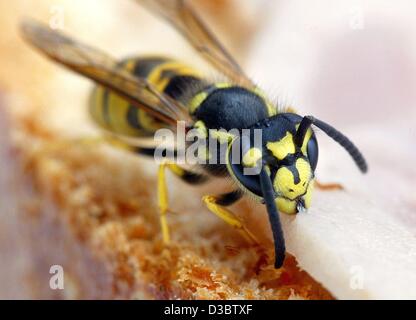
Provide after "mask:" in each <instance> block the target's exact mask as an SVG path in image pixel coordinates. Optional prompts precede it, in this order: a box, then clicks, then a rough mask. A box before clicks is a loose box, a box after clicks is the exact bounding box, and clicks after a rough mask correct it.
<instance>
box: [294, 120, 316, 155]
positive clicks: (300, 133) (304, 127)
mask: <svg viewBox="0 0 416 320" xmlns="http://www.w3.org/2000/svg"><path fill="white" fill-rule="evenodd" d="M312 123H313V118H312V117H311V116H307V117H303V119H302V121H301V122H300V125H299V127H298V130H297V131H296V135H295V144H296V146H298V147H299V148H301V147H302V145H303V140H304V139H305V135H306V132H308V129H309V127H310V126H311V125H312Z"/></svg>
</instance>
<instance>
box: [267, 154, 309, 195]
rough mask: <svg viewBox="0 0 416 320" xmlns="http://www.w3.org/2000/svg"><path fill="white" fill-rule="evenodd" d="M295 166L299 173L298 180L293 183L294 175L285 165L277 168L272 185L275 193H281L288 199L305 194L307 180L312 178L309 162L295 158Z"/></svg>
mask: <svg viewBox="0 0 416 320" xmlns="http://www.w3.org/2000/svg"><path fill="white" fill-rule="evenodd" d="M295 167H296V169H297V171H298V174H299V181H297V182H298V183H297V184H295V176H294V175H293V172H292V171H291V170H289V169H288V168H287V167H282V168H280V169H279V170H277V173H276V177H275V179H274V182H273V185H274V188H275V190H276V192H277V193H280V194H282V195H283V196H284V197H286V198H289V199H292V200H294V199H296V198H297V197H299V196H301V195H303V194H305V192H306V191H307V188H308V185H309V181H310V180H311V178H312V169H311V166H310V165H309V163H308V162H307V161H306V160H304V159H297V160H296V163H295Z"/></svg>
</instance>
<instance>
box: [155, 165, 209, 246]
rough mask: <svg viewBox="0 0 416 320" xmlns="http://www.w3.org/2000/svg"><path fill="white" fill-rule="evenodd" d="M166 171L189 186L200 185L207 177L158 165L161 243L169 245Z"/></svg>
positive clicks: (176, 166)
mask: <svg viewBox="0 0 416 320" xmlns="http://www.w3.org/2000/svg"><path fill="white" fill-rule="evenodd" d="M166 169H169V171H171V172H172V173H173V174H174V175H175V176H177V177H179V178H180V179H182V180H183V181H185V182H187V183H189V184H194V185H197V184H202V183H204V182H205V181H207V180H208V177H207V176H206V175H203V174H199V173H194V172H191V171H188V170H185V169H184V168H182V167H180V166H178V165H177V164H173V163H168V162H166V163H162V164H161V165H159V172H158V188H157V191H158V204H159V213H160V225H161V228H162V236H163V242H164V243H165V244H169V242H170V236H169V228H168V223H167V220H166V214H167V213H168V212H169V211H170V210H169V195H168V188H167V184H166Z"/></svg>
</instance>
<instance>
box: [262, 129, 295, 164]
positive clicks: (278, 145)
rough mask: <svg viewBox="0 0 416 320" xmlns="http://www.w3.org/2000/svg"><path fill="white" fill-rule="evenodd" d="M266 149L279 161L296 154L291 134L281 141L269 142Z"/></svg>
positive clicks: (287, 134)
mask: <svg viewBox="0 0 416 320" xmlns="http://www.w3.org/2000/svg"><path fill="white" fill-rule="evenodd" d="M266 147H267V149H269V150H270V151H271V152H272V154H273V155H274V156H275V157H276V158H277V159H279V160H283V159H284V158H286V156H287V155H288V154H291V153H295V144H294V142H293V136H292V134H291V133H289V132H288V133H286V135H285V136H284V137H283V138H282V139H280V140H279V141H275V142H268V143H267V144H266Z"/></svg>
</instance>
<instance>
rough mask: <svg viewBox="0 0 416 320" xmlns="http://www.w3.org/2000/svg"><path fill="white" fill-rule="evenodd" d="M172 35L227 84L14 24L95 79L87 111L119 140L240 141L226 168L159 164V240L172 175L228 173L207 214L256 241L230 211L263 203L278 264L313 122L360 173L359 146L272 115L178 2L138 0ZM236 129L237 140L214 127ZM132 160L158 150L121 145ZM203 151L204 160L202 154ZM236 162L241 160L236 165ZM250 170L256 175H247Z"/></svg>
mask: <svg viewBox="0 0 416 320" xmlns="http://www.w3.org/2000/svg"><path fill="white" fill-rule="evenodd" d="M136 2H138V3H139V4H141V5H143V6H144V7H145V8H147V9H149V10H150V11H151V12H153V13H154V14H155V15H157V16H159V17H161V18H163V19H165V20H166V21H167V22H168V23H170V24H171V25H172V26H173V27H174V28H176V29H177V31H179V33H181V34H182V35H183V36H184V37H185V38H186V39H187V40H188V42H189V43H190V44H191V45H192V46H193V47H194V49H195V50H196V51H197V52H198V53H199V54H200V55H201V56H202V57H203V58H205V59H206V61H207V62H208V63H210V64H211V66H212V67H213V68H214V69H216V70H217V71H218V72H219V73H221V74H222V75H223V76H224V77H225V79H226V81H224V82H220V83H219V82H215V81H210V80H209V79H207V78H206V77H203V76H202V75H201V74H200V73H199V72H198V71H196V70H195V69H193V68H192V67H190V66H188V65H186V64H183V63H180V62H178V61H175V60H172V59H168V58H164V57H159V56H151V57H135V58H129V59H125V60H122V61H118V60H116V59H114V58H112V57H110V56H108V55H107V54H105V53H103V52H101V51H99V50H97V49H95V48H92V47H90V46H88V45H86V44H83V43H81V42H78V41H76V40H74V39H73V38H70V37H69V36H67V35H65V34H64V33H62V32H60V31H56V30H52V29H50V28H48V27H47V26H45V25H43V24H42V23H39V22H36V21H34V20H31V19H26V20H24V21H23V22H22V24H21V31H22V35H23V37H24V39H26V40H27V41H28V42H29V43H30V44H31V45H33V46H34V47H35V48H37V49H38V50H40V51H41V52H42V53H43V54H45V55H46V56H47V57H49V58H50V59H52V60H54V61H55V62H57V63H59V64H61V65H64V66H66V67H67V68H69V69H70V70H72V71H74V72H76V73H79V74H81V75H83V76H85V77H87V78H89V79H91V80H93V81H94V82H95V83H96V87H95V88H94V90H93V92H92V94H91V99H90V114H91V116H92V119H93V120H94V121H95V122H96V123H97V124H98V125H99V126H101V127H102V128H104V129H106V130H107V131H109V132H111V133H113V134H115V135H116V136H119V137H151V136H153V135H154V134H155V132H156V131H157V130H158V129H161V128H171V129H172V130H175V128H176V125H177V123H178V121H185V123H186V129H187V130H191V129H196V130H198V132H200V133H201V134H203V135H204V137H205V138H206V139H208V138H210V139H214V140H215V141H217V142H218V144H221V145H226V147H227V150H231V148H232V147H233V146H235V145H237V144H238V146H239V147H238V148H236V149H237V150H238V152H227V153H226V154H225V156H224V157H223V158H224V159H222V160H223V161H224V162H221V163H220V162H218V163H211V162H210V163H205V164H203V165H201V167H202V170H199V171H198V170H191V169H188V168H185V167H183V166H181V165H179V164H177V163H175V162H162V163H161V164H160V165H159V170H158V204H159V211H160V224H161V231H162V237H163V240H164V242H165V243H166V244H168V243H169V241H170V234H169V228H168V223H167V213H168V211H169V206H168V190H167V186H166V182H165V174H166V171H167V170H169V171H170V172H172V173H173V174H174V175H176V176H178V177H179V178H180V179H182V180H183V181H185V182H187V183H189V184H193V185H198V184H202V183H204V182H206V181H207V180H208V178H209V177H213V176H217V177H230V178H231V179H232V181H233V182H235V184H234V185H235V188H234V190H233V191H231V192H227V193H224V194H220V195H207V196H204V197H203V202H204V203H205V204H206V206H207V207H208V209H209V210H210V211H211V212H213V213H214V214H216V215H217V216H218V217H220V218H221V219H223V220H224V221H225V222H226V223H228V224H229V225H231V226H233V227H235V228H236V229H237V230H239V231H240V232H241V233H242V234H243V235H244V236H245V237H246V238H247V239H248V240H250V241H252V242H254V243H257V240H256V237H255V235H253V234H252V233H251V232H250V230H249V229H248V228H247V227H246V226H245V225H244V223H243V222H242V220H241V219H240V218H239V217H238V216H237V215H236V214H234V213H233V212H232V211H231V210H230V209H229V208H227V207H229V206H230V205H232V204H234V203H235V202H237V201H238V200H240V199H241V198H242V197H243V196H244V195H250V196H252V197H254V198H255V199H257V200H258V201H260V202H262V203H263V204H265V206H266V209H267V213H268V217H269V221H270V226H271V229H272V233H273V239H274V250H275V263H274V265H275V267H276V268H280V267H281V266H282V264H283V262H284V258H285V251H286V250H285V241H284V235H283V231H282V227H281V223H280V217H279V212H282V213H286V214H296V213H298V212H301V211H303V210H305V209H307V208H309V207H310V204H311V196H312V192H313V188H314V183H315V169H316V167H317V163H318V142H317V139H316V136H315V133H314V129H313V127H314V126H316V127H317V128H319V129H320V130H321V131H323V132H325V133H326V134H327V135H328V136H329V137H331V138H332V139H333V140H335V141H336V142H337V143H338V144H339V145H340V146H342V147H343V148H344V149H345V150H346V151H347V152H348V153H349V154H350V156H351V157H352V159H353V160H354V162H355V163H356V165H357V166H358V168H359V169H360V170H361V171H362V172H363V173H365V172H366V171H367V163H366V161H365V159H364V157H363V155H362V154H361V152H360V151H359V150H358V149H357V147H356V146H355V145H354V144H353V143H352V142H351V141H350V140H349V139H348V138H347V137H346V136H345V135H343V134H342V133H341V132H339V131H338V130H337V129H335V128H334V127H332V126H331V125H329V124H327V123H325V122H324V121H321V120H319V119H317V118H315V117H313V116H300V115H298V114H297V113H295V111H294V110H293V109H291V108H287V109H283V110H279V108H278V106H277V105H276V104H274V103H272V102H271V101H270V100H269V99H268V98H267V96H266V95H265V94H263V93H262V91H261V90H260V89H259V88H258V86H257V85H256V84H255V83H253V81H252V80H251V79H250V78H249V77H248V76H247V75H246V74H245V73H244V71H243V70H242V68H241V67H240V66H239V64H238V63H237V62H236V60H235V59H234V58H233V57H232V55H231V54H230V53H229V52H228V51H227V50H226V49H225V47H224V46H223V45H222V44H221V43H220V42H219V41H218V40H217V38H216V37H215V36H214V34H213V33H212V31H210V29H209V28H208V27H207V25H206V24H205V23H204V22H203V21H202V20H201V18H200V17H199V15H198V14H197V12H196V11H195V10H194V9H193V8H192V7H191V6H190V5H189V3H188V2H186V1H184V0H136ZM220 129H225V130H226V131H227V130H231V129H237V134H234V135H231V136H230V135H227V134H225V135H224V134H218V132H219V131H218V130H220ZM243 129H245V130H248V132H249V134H248V137H249V139H248V140H249V141H251V140H253V137H254V134H255V132H258V130H260V132H261V136H262V139H261V143H260V144H257V145H256V144H254V146H252V144H251V143H247V141H246V140H247V139H245V141H246V142H244V141H242V140H243V139H242V135H241V134H238V132H241V131H242V130H243ZM123 146H125V147H127V148H128V149H129V150H132V151H134V152H136V153H138V154H142V155H148V156H153V155H154V153H155V148H149V147H140V146H137V145H134V146H133V145H130V144H129V143H127V142H123ZM209 156H210V154H209V150H208V151H207V153H206V157H209ZM236 157H237V158H239V161H235V160H238V159H235V158H236ZM248 168H257V169H258V170H257V171H256V173H255V174H246V169H248Z"/></svg>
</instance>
